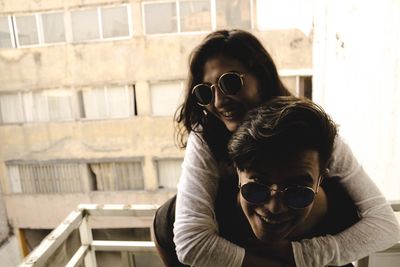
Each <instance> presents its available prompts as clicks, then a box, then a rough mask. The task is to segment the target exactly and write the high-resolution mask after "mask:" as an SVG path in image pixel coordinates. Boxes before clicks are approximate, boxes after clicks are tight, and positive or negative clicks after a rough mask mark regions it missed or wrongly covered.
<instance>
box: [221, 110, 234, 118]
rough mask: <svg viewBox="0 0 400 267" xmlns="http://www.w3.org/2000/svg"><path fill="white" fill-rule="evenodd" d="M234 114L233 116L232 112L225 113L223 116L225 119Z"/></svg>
mask: <svg viewBox="0 0 400 267" xmlns="http://www.w3.org/2000/svg"><path fill="white" fill-rule="evenodd" d="M232 114H233V112H232V111H225V112H222V115H223V116H224V117H231V116H232Z"/></svg>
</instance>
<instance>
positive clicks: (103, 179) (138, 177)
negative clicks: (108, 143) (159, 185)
mask: <svg viewBox="0 0 400 267" xmlns="http://www.w3.org/2000/svg"><path fill="white" fill-rule="evenodd" d="M89 168H90V170H91V172H92V176H93V178H94V180H95V190H98V191H117V190H143V189H144V179H143V170H142V162H141V161H136V162H102V163H89Z"/></svg>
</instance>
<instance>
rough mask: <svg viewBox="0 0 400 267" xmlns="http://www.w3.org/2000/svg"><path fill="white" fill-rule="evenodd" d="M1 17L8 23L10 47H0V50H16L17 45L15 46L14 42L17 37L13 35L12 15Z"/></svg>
mask: <svg viewBox="0 0 400 267" xmlns="http://www.w3.org/2000/svg"><path fill="white" fill-rule="evenodd" d="M1 17H4V18H6V19H7V23H8V31H9V34H10V40H11V47H0V49H12V48H16V47H17V44H16V40H17V37H16V35H15V31H14V21H13V15H3V16H1Z"/></svg>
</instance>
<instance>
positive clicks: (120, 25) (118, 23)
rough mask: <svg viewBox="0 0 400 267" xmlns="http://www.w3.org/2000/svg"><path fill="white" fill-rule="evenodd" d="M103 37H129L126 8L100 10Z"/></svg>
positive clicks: (104, 8)
mask: <svg viewBox="0 0 400 267" xmlns="http://www.w3.org/2000/svg"><path fill="white" fill-rule="evenodd" d="M101 11H102V13H101V19H102V25H103V37H104V38H113V37H119V36H129V23H128V21H129V20H128V19H129V18H128V13H127V7H126V6H118V7H103V8H101Z"/></svg>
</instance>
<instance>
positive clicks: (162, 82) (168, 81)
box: [149, 79, 185, 117]
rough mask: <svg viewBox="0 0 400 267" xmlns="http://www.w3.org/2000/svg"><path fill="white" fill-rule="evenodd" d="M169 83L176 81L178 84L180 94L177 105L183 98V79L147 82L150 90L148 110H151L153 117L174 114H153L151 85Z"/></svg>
mask: <svg viewBox="0 0 400 267" xmlns="http://www.w3.org/2000/svg"><path fill="white" fill-rule="evenodd" d="M171 83H176V84H178V85H179V87H180V90H181V94H180V98H179V99H178V106H179V104H180V103H181V100H183V97H184V96H183V94H184V89H185V81H184V80H183V79H177V80H161V81H152V82H150V83H149V89H150V90H149V91H150V110H151V116H153V117H171V116H174V114H171V115H157V114H154V108H153V88H152V86H153V85H157V84H171Z"/></svg>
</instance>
